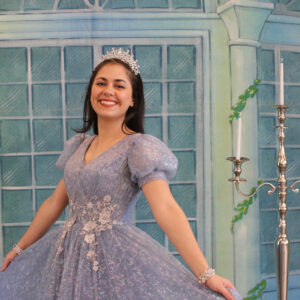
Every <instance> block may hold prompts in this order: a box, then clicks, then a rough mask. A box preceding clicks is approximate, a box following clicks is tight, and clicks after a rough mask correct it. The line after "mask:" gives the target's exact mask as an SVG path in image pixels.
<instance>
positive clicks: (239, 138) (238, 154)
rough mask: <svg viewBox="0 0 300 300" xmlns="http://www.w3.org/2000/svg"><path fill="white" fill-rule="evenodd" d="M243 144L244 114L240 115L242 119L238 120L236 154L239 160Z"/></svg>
mask: <svg viewBox="0 0 300 300" xmlns="http://www.w3.org/2000/svg"><path fill="white" fill-rule="evenodd" d="M241 142H242V114H241V113H240V117H239V118H238V126H237V141H236V154H235V157H236V159H237V160H239V159H240V158H241Z"/></svg>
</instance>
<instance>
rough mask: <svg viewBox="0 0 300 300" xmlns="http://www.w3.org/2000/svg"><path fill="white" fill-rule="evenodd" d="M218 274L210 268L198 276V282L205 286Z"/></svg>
mask: <svg viewBox="0 0 300 300" xmlns="http://www.w3.org/2000/svg"><path fill="white" fill-rule="evenodd" d="M215 274H216V271H215V270H214V269H212V268H208V269H207V270H206V271H204V272H203V273H201V274H200V275H199V276H198V282H199V283H201V284H205V283H206V281H207V280H208V279H209V278H210V277H212V276H214V275H215Z"/></svg>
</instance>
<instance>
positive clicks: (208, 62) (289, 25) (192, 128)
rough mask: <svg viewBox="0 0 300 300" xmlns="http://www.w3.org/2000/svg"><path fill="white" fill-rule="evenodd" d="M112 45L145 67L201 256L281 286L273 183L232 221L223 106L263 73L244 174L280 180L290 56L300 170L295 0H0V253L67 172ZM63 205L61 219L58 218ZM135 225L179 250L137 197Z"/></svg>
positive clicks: (296, 234)
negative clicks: (94, 79) (63, 169)
mask: <svg viewBox="0 0 300 300" xmlns="http://www.w3.org/2000/svg"><path fill="white" fill-rule="evenodd" d="M112 47H115V48H117V47H122V48H125V49H130V51H131V52H133V53H134V55H135V56H136V58H137V59H138V61H139V65H140V66H141V75H142V78H143V79H144V82H145V95H146V120H145V124H146V131H147V133H150V134H153V135H155V136H157V137H158V138H160V139H161V140H163V141H164V142H165V143H166V144H168V146H169V147H170V148H171V149H172V150H173V152H174V153H175V155H176V156H177V158H178V160H179V169H178V173H177V176H176V177H175V178H174V179H173V180H172V181H171V182H170V185H171V190H172V192H173V194H174V196H175V198H176V200H177V201H178V202H179V204H180V205H181V207H182V208H183V210H184V211H185V213H186V215H187V217H188V219H189V222H190V224H191V227H192V229H193V231H194V233H195V235H196V237H197V239H198V242H199V244H200V246H201V248H202V249H203V251H204V252H205V255H206V257H207V259H208V261H209V263H210V264H211V265H212V266H213V267H215V268H216V269H217V272H218V273H220V274H221V275H223V276H226V277H229V278H230V279H231V280H232V281H233V282H234V283H235V284H236V286H237V288H238V289H239V290H240V291H241V293H242V294H244V295H246V294H247V291H248V290H249V289H250V288H252V287H253V286H254V285H255V284H256V283H258V282H259V281H260V280H261V279H267V288H266V290H265V292H264V294H263V299H275V297H276V296H275V290H276V287H275V264H274V250H273V243H274V240H275V237H276V224H277V214H276V206H277V204H276V196H272V197H270V196H267V195H266V193H265V192H261V193H260V194H259V198H258V200H257V201H256V202H255V204H254V205H253V206H252V207H251V209H250V210H249V212H248V214H247V216H246V217H244V219H243V220H241V221H240V222H238V223H237V224H236V226H235V231H234V233H233V234H232V233H231V232H230V222H231V219H232V216H233V214H234V210H233V207H234V206H235V205H236V204H237V203H238V202H239V201H241V200H243V198H241V197H240V196H238V195H237V194H236V192H235V191H234V189H233V187H232V185H231V184H230V183H229V182H228V181H227V179H228V178H230V177H231V176H232V166H231V164H230V163H229V162H228V161H226V160H225V159H226V157H228V156H232V155H234V154H235V139H236V137H235V136H236V124H235V122H234V123H233V126H231V125H230V124H229V121H228V120H229V114H230V108H231V106H232V105H233V104H234V103H235V102H236V100H237V99H238V96H239V95H240V94H241V93H243V92H244V90H245V89H246V88H247V87H248V86H249V85H250V84H251V83H252V82H253V81H254V80H255V79H257V78H259V79H261V80H262V82H261V84H260V85H259V93H258V97H255V98H254V99H251V100H249V104H248V105H247V108H246V111H245V112H244V113H243V134H242V155H243V156H247V157H249V158H250V162H248V163H247V164H245V167H244V168H243V175H244V177H246V178H247V180H248V182H247V183H245V184H244V185H243V190H244V191H245V192H247V191H248V190H249V189H250V188H251V187H252V186H254V185H256V182H257V179H258V178H262V179H263V180H269V181H273V182H275V180H276V176H277V174H276V168H275V160H276V154H277V153H276V151H277V150H276V149H277V148H276V147H277V140H276V132H275V129H274V128H273V126H274V125H275V121H276V119H275V117H276V114H275V111H274V108H273V107H272V105H273V104H275V103H276V101H277V99H278V95H279V88H278V80H279V61H280V57H283V59H284V63H285V99H286V103H288V104H291V107H290V108H289V109H288V120H287V124H288V125H289V126H290V128H289V129H288V130H287V136H286V144H287V145H286V148H287V157H288V161H289V167H288V170H287V175H288V177H289V179H299V178H300V160H299V157H300V99H299V94H300V4H299V1H297V0H290V1H289V0H278V1H276V0H265V1H258V0H257V1H256V0H252V1H249V0H231V1H226V0H185V1H184V0H152V1H146V0H72V1H71V0H55V1H54V0H53V1H51V0H43V1H37V0H14V1H8V0H1V1H0V159H1V160H0V163H1V167H0V177H1V181H0V188H1V193H0V197H1V199H0V211H1V214H0V257H1V259H3V256H4V255H5V253H6V252H7V251H8V250H9V249H10V248H11V247H12V245H13V244H14V243H15V242H16V241H17V240H18V239H19V237H20V236H21V235H22V234H23V233H24V231H25V230H26V228H27V227H28V225H29V224H30V221H31V220H32V218H33V216H34V213H35V212H36V210H37V209H38V208H39V206H40V204H41V203H42V201H43V200H44V199H45V198H47V197H48V196H49V195H50V194H51V193H52V191H53V189H54V188H55V185H56V184H57V183H58V181H59V179H60V178H61V176H62V174H61V173H60V172H59V171H58V170H57V169H55V166H54V164H55V161H56V159H57V157H58V156H59V154H60V152H61V151H62V149H63V144H64V142H65V141H66V140H67V139H68V138H70V137H71V136H72V135H73V134H74V132H73V131H72V128H76V127H79V126H80V125H81V114H82V103H83V95H84V91H85V87H86V84H87V81H88V78H89V74H90V72H91V70H92V69H93V67H94V66H95V65H96V64H97V62H98V61H99V58H100V57H101V55H102V54H103V53H105V52H106V51H107V50H108V49H111V48H112ZM299 200H300V199H299V195H296V194H290V195H288V206H289V209H290V210H289V213H288V233H289V237H290V239H291V259H290V270H291V274H290V291H289V296H290V297H289V299H299V297H300V284H299V282H300V275H299V274H300V230H299V228H300V226H299V225H300V224H299V220H300V218H299V217H300V202H299ZM64 218H65V214H64V215H63V216H62V217H61V218H60V220H59V221H58V222H57V224H59V223H61V222H63V219H64ZM134 222H135V223H136V225H137V226H138V227H140V228H141V229H143V230H145V231H146V232H147V233H149V234H150V235H151V236H153V237H154V238H155V239H156V240H158V241H159V242H160V243H161V244H163V245H164V246H165V247H167V248H168V249H169V250H170V251H171V252H172V253H173V254H174V255H175V256H176V257H178V259H180V257H179V256H178V253H177V252H176V249H174V247H173V246H172V245H171V243H169V241H168V239H167V237H166V236H165V235H164V233H163V232H162V231H161V230H160V228H159V227H158V225H157V224H156V222H155V220H154V218H153V215H152V213H151V211H150V209H149V206H148V204H147V202H146V200H145V199H144V198H142V199H140V201H139V202H138V204H137V207H136V218H135V220H134Z"/></svg>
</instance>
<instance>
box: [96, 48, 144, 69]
mask: <svg viewBox="0 0 300 300" xmlns="http://www.w3.org/2000/svg"><path fill="white" fill-rule="evenodd" d="M111 58H117V59H119V60H121V61H123V62H124V63H126V64H127V65H128V66H129V67H130V69H131V70H132V72H133V73H134V74H135V75H138V74H139V73H140V71H139V67H140V66H139V65H138V64H137V60H134V57H133V55H132V54H129V50H127V51H124V50H123V49H122V48H119V49H118V50H115V48H112V51H107V53H106V54H105V55H102V57H101V61H100V62H103V61H104V60H107V59H111Z"/></svg>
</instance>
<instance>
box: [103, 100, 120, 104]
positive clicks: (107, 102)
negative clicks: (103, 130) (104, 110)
mask: <svg viewBox="0 0 300 300" xmlns="http://www.w3.org/2000/svg"><path fill="white" fill-rule="evenodd" d="M100 102H101V103H104V104H108V105H112V104H116V103H115V102H114V101H106V100H101V101H100Z"/></svg>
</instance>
